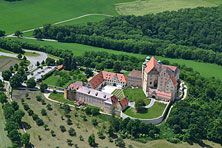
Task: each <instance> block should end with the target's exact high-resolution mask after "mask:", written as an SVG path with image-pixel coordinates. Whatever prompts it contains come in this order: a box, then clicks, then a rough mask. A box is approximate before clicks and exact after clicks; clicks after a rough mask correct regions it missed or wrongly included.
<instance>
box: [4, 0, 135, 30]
mask: <svg viewBox="0 0 222 148" xmlns="http://www.w3.org/2000/svg"><path fill="white" fill-rule="evenodd" d="M130 1H132V0H112V1H110V0H94V1H92V0H81V1H79V0H65V1H61V0H53V2H52V1H51V0H36V1H33V0H22V1H16V2H6V1H4V0H0V3H1V5H0V20H1V21H0V26H1V29H2V30H5V31H6V33H7V34H12V33H14V32H15V31H17V30H20V31H25V30H29V29H32V28H36V27H41V26H42V25H44V24H49V23H50V24H52V23H56V22H60V21H63V20H67V19H71V18H75V17H79V16H82V15H85V14H89V13H94V14H95V13H99V14H109V15H113V16H117V15H118V13H117V12H116V10H115V6H114V4H116V3H122V2H130ZM100 19H101V17H98V19H97V20H100ZM94 20H95V17H89V18H87V19H86V21H94Z"/></svg>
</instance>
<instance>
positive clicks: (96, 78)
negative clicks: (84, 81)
mask: <svg viewBox="0 0 222 148" xmlns="http://www.w3.org/2000/svg"><path fill="white" fill-rule="evenodd" d="M103 81H104V79H103V74H102V71H100V73H98V74H97V75H96V76H94V77H93V78H92V79H91V80H90V81H89V82H90V84H91V85H92V87H93V88H94V89H96V88H97V87H98V86H99V85H100V84H101V83H102V82H103Z"/></svg>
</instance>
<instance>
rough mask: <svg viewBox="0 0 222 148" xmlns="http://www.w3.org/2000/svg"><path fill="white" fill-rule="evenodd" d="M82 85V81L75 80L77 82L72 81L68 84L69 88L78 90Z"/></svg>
mask: <svg viewBox="0 0 222 148" xmlns="http://www.w3.org/2000/svg"><path fill="white" fill-rule="evenodd" d="M83 85H84V83H83V82H81V81H77V82H74V83H72V84H70V85H69V88H70V89H71V90H74V89H75V90H78V89H79V88H80V87H82V86H83Z"/></svg>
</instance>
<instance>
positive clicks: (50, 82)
mask: <svg viewBox="0 0 222 148" xmlns="http://www.w3.org/2000/svg"><path fill="white" fill-rule="evenodd" d="M59 79H60V77H59V76H55V75H52V76H50V77H48V78H47V79H45V80H44V83H46V84H48V85H52V86H58V87H62V88H65V87H66V86H67V85H68V84H69V83H71V82H72V81H73V80H70V81H69V82H67V83H65V84H64V85H63V86H59V85H58V84H57V81H58V80H59Z"/></svg>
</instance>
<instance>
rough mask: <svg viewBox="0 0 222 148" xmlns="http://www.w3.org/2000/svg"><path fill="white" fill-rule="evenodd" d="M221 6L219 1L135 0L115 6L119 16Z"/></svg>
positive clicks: (221, 2)
mask: <svg viewBox="0 0 222 148" xmlns="http://www.w3.org/2000/svg"><path fill="white" fill-rule="evenodd" d="M219 4H222V1H221V0H143V1H142V0H136V1H134V2H127V3H122V4H117V5H116V10H117V11H118V13H119V14H121V15H129V14H130V15H132V14H134V15H144V14H148V13H158V12H163V11H167V10H169V11H172V10H179V9H181V8H195V7H199V6H200V7H213V6H217V5H219Z"/></svg>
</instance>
